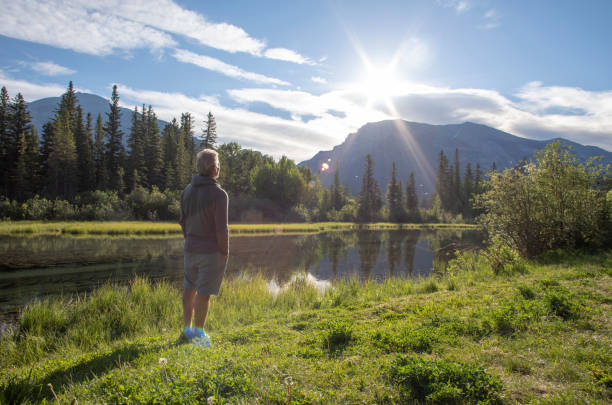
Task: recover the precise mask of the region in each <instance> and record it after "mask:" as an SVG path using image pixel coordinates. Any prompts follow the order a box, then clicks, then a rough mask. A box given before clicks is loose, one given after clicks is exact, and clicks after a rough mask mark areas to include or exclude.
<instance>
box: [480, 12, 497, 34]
mask: <svg viewBox="0 0 612 405" xmlns="http://www.w3.org/2000/svg"><path fill="white" fill-rule="evenodd" d="M483 18H484V23H483V24H482V25H481V28H483V29H486V30H490V29H493V28H497V27H499V26H500V25H501V16H500V15H499V13H498V12H497V11H496V10H494V9H491V10H489V11H487V12H486V13H484V16H483Z"/></svg>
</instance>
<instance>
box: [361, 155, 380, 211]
mask: <svg viewBox="0 0 612 405" xmlns="http://www.w3.org/2000/svg"><path fill="white" fill-rule="evenodd" d="M381 206H382V197H381V193H380V188H379V186H378V182H377V181H376V179H375V178H374V160H373V159H372V156H371V155H370V154H368V155H367V156H366V164H365V171H364V175H363V180H362V183H361V191H360V192H359V208H358V210H357V219H358V220H359V221H361V222H372V221H374V220H376V219H378V212H379V210H380V207H381Z"/></svg>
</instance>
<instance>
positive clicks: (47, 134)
mask: <svg viewBox="0 0 612 405" xmlns="http://www.w3.org/2000/svg"><path fill="white" fill-rule="evenodd" d="M42 129H43V132H42V142H41V148H40V165H41V169H40V172H41V176H43V177H47V175H48V173H49V154H50V153H51V150H52V149H53V122H52V121H48V122H46V123H44V124H43V127H42ZM47 186H48V184H47ZM45 188H47V187H45Z"/></svg>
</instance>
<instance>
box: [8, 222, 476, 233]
mask: <svg viewBox="0 0 612 405" xmlns="http://www.w3.org/2000/svg"><path fill="white" fill-rule="evenodd" d="M475 227H476V226H475V225H467V224H466V225H462V224H393V223H373V224H355V223H352V222H318V223H284V224H230V232H231V234H232V235H241V234H274V233H317V232H325V231H334V230H358V229H372V230H385V229H464V228H465V229H472V228H475ZM29 234H63V235H74V236H79V235H108V236H122V235H124V236H125V235H128V236H146V235H161V236H164V235H167V236H180V235H182V231H181V228H180V226H179V225H178V224H177V223H173V222H150V221H92V222H42V221H3V222H0V235H29Z"/></svg>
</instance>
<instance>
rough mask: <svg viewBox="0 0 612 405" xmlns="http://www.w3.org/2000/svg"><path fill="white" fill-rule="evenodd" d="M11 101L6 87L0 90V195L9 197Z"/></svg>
mask: <svg viewBox="0 0 612 405" xmlns="http://www.w3.org/2000/svg"><path fill="white" fill-rule="evenodd" d="M9 107H10V99H9V95H8V91H7V90H6V87H4V86H3V87H2V90H0V173H1V174H0V195H4V196H8V191H9V190H8V186H9V168H10V166H9V162H10V160H9V155H10V151H11V149H12V143H11V138H10V136H9V125H10V121H11V119H10V110H9Z"/></svg>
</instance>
